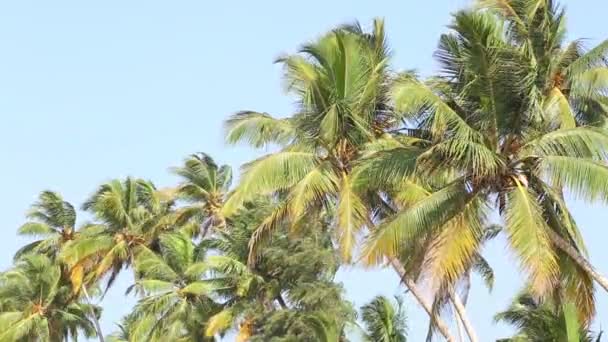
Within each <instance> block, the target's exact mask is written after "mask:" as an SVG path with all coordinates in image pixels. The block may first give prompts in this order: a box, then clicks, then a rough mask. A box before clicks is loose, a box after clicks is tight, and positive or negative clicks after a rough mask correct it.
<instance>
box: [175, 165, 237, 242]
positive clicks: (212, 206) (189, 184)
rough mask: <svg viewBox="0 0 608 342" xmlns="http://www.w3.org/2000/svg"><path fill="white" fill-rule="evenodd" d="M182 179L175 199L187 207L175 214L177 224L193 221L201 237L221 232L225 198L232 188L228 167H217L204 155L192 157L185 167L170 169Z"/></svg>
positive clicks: (223, 220) (230, 171)
mask: <svg viewBox="0 0 608 342" xmlns="http://www.w3.org/2000/svg"><path fill="white" fill-rule="evenodd" d="M172 171H173V173H175V174H177V175H178V176H180V177H181V178H182V183H181V184H180V185H179V186H178V187H177V189H176V193H175V195H176V197H177V198H178V199H181V200H184V201H186V202H187V203H188V205H187V206H184V207H181V208H180V209H179V210H178V220H179V221H180V222H187V221H189V220H192V219H194V220H195V221H196V222H198V223H199V225H197V226H196V228H198V229H201V231H200V232H199V233H200V234H201V235H202V236H203V237H204V236H205V235H206V234H207V231H208V229H209V228H210V227H212V228H217V229H223V228H224V227H226V219H225V218H224V215H223V214H222V207H223V205H224V201H225V197H226V195H227V194H228V190H229V188H230V185H231V184H232V169H231V168H230V166H228V165H222V166H219V167H218V165H217V164H216V163H215V162H214V161H213V159H212V158H211V157H210V156H208V155H207V154H205V153H197V154H193V155H191V156H190V157H189V158H187V159H186V160H185V161H184V166H182V167H176V168H173V169H172Z"/></svg>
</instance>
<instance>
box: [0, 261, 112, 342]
mask: <svg viewBox="0 0 608 342" xmlns="http://www.w3.org/2000/svg"><path fill="white" fill-rule="evenodd" d="M91 311H92V312H95V316H96V317H99V315H100V312H101V308H99V307H97V306H92V305H90V304H85V303H82V302H80V300H79V299H78V297H77V296H75V295H74V292H73V291H72V287H71V284H70V282H69V279H67V278H66V277H63V276H62V271H61V268H60V266H59V265H58V264H57V263H56V262H54V261H53V260H51V259H50V258H49V257H47V256H44V255H39V254H30V255H24V256H23V257H22V258H20V259H19V260H18V261H17V264H16V266H15V267H13V268H12V269H10V270H8V271H6V272H4V273H2V274H0V340H1V341H50V342H61V341H64V340H67V338H68V337H69V338H71V339H72V340H73V341H77V340H78V336H79V335H81V334H82V335H84V336H85V337H93V336H96V330H95V325H94V322H93V321H92V319H91V318H90V317H89V315H88V313H89V312H91Z"/></svg>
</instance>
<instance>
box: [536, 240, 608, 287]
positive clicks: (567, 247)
mask: <svg viewBox="0 0 608 342" xmlns="http://www.w3.org/2000/svg"><path fill="white" fill-rule="evenodd" d="M547 232H548V235H549V238H550V239H551V242H553V244H554V245H555V246H557V248H559V249H560V250H561V251H562V252H564V253H566V254H568V256H569V257H570V258H572V260H574V262H576V263H577V264H578V265H579V266H580V267H581V268H582V269H584V270H585V272H587V273H589V274H590V275H591V277H592V278H593V280H595V281H596V282H597V283H598V284H600V286H601V287H603V288H604V290H605V291H606V292H608V279H607V278H606V277H604V276H603V275H601V274H600V273H599V272H597V271H596V270H595V268H594V267H593V265H591V263H590V262H589V261H588V260H587V259H585V257H584V256H583V255H581V253H579V251H577V250H576V248H574V247H573V246H572V245H571V244H570V243H569V242H568V241H566V240H565V239H564V238H562V237H561V236H560V235H559V234H557V233H556V232H555V231H553V230H551V229H547Z"/></svg>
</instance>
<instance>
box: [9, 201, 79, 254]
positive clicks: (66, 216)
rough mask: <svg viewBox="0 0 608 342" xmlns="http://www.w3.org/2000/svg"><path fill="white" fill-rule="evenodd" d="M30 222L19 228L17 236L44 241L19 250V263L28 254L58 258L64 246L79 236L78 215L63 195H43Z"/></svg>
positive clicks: (33, 211)
mask: <svg viewBox="0 0 608 342" xmlns="http://www.w3.org/2000/svg"><path fill="white" fill-rule="evenodd" d="M27 217H28V219H30V221H28V222H26V223H25V224H23V225H22V226H21V227H19V230H18V234H19V235H25V236H35V237H42V239H40V240H37V241H34V242H32V243H29V244H27V245H25V246H24V247H22V248H21V249H19V251H17V253H16V254H15V259H18V258H19V257H21V256H22V255H24V254H27V253H29V252H36V253H43V254H47V255H49V256H51V257H54V256H56V255H57V254H58V253H59V251H60V250H61V248H62V247H63V245H64V244H65V243H67V242H68V241H71V240H73V239H74V238H75V237H76V236H77V234H78V233H77V232H76V228H75V226H76V211H75V210H74V206H72V205H71V204H70V203H69V202H67V201H64V200H63V198H62V197H61V195H60V194H58V193H56V192H53V191H43V192H42V193H40V195H39V196H38V201H37V202H36V203H34V204H33V205H32V207H31V209H30V210H29V212H28V213H27Z"/></svg>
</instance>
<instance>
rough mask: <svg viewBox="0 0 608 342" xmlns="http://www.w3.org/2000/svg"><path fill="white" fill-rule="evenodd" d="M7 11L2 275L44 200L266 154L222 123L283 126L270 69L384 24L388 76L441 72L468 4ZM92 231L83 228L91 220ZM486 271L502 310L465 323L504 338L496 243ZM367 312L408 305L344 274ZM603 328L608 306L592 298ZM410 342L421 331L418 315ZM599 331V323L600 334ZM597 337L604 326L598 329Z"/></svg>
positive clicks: (513, 271) (481, 300)
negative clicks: (440, 53) (321, 40)
mask: <svg viewBox="0 0 608 342" xmlns="http://www.w3.org/2000/svg"><path fill="white" fill-rule="evenodd" d="M289 3H290V2H289V1H246V0H240V1H235V0H228V1H194V0H192V1H186V0H184V1H150V0H148V1H143V0H137V1H135V0H133V1H118V0H108V1H95V2H94V1H77V0H74V1H64V0H56V1H29V0H20V1H4V2H2V3H0V46H1V50H0V51H1V52H0V176H1V177H0V189H1V191H2V196H1V197H0V198H1V199H0V201H1V203H0V208H2V209H1V215H0V227H1V228H2V230H1V231H0V267H1V268H2V269H4V268H6V267H8V266H9V265H10V260H11V257H12V254H13V253H14V251H15V250H16V249H17V248H18V247H19V246H20V245H21V244H23V243H24V241H23V240H22V239H19V238H16V237H15V229H16V228H17V227H18V226H19V225H20V224H21V223H22V222H23V219H24V218H23V214H24V212H25V211H26V210H27V208H28V206H29V205H30V204H31V203H32V202H33V201H34V200H35V198H36V195H37V194H38V193H39V192H40V191H41V190H43V189H52V190H58V191H61V192H62V193H63V194H64V195H65V197H66V198H67V199H68V200H70V201H72V202H74V203H78V204H80V203H82V201H83V200H84V199H85V198H86V197H87V195H88V194H90V193H91V191H93V189H94V188H95V187H96V186H97V185H98V184H99V183H100V182H103V181H107V180H109V179H111V178H114V177H124V176H127V175H134V176H139V177H144V178H148V179H151V180H153V181H154V182H156V183H157V184H158V185H160V186H166V185H171V184H174V181H175V179H174V178H173V177H172V176H171V175H169V173H168V172H167V168H168V167H170V166H175V165H177V164H178V163H180V161H181V159H182V158H183V157H184V156H186V155H187V154H189V153H192V152H196V151H205V152H208V153H210V154H211V155H213V156H214V157H215V158H216V159H217V160H219V161H220V162H223V163H229V164H231V165H233V166H234V167H237V166H238V165H240V164H241V163H243V162H245V161H247V160H250V159H252V158H253V157H254V156H255V155H256V154H255V153H259V152H252V151H251V150H248V149H246V148H229V147H227V146H225V145H224V144H223V141H222V130H221V123H222V120H223V119H224V118H226V116H227V115H229V114H231V113H233V112H235V111H237V110H242V109H255V110H260V111H267V112H270V113H277V114H279V115H284V114H286V113H289V112H290V111H291V110H292V108H293V107H292V101H293V99H291V98H289V97H286V96H285V95H284V94H283V92H282V88H281V82H280V70H279V67H278V66H276V65H273V64H272V61H273V59H274V58H275V57H277V56H278V55H279V54H281V53H284V52H292V51H294V50H295V49H296V48H297V47H298V45H300V44H301V43H304V42H306V41H308V40H310V39H313V38H315V37H316V36H317V35H319V34H320V33H322V32H324V31H325V30H327V29H330V28H332V27H333V26H334V25H337V24H340V23H344V22H350V21H353V20H355V19H358V20H360V21H361V22H362V23H363V24H364V25H366V24H369V23H370V22H371V19H372V18H373V17H375V16H381V17H385V18H386V24H387V29H388V33H389V39H390V43H391V45H392V47H393V49H394V52H395V56H394V57H395V58H394V61H393V66H394V67H395V68H397V69H410V68H416V69H418V70H419V71H420V72H421V73H423V74H429V73H431V72H433V70H434V68H435V66H436V65H435V64H434V62H433V60H432V53H433V50H434V48H435V46H436V42H437V38H438V37H439V34H440V33H442V32H444V31H446V28H445V26H446V25H447V24H448V22H449V16H450V13H451V12H453V11H455V10H457V9H459V8H462V7H464V6H466V5H467V4H468V3H469V2H468V1H465V0H451V1H450V0H434V1H406V0H400V1H395V0H391V1H389V0H385V1H369V0H368V1H363V0H354V1H353V0H340V1H321V0H309V1H304V2H302V1H301V2H298V4H299V5H296V3H295V2H294V3H293V5H289ZM566 5H567V7H568V10H569V12H568V17H569V24H570V25H569V28H570V35H571V37H587V38H591V39H594V40H596V41H597V40H598V39H601V38H607V37H608V28H607V26H606V24H605V16H606V13H608V3H607V2H606V1H603V0H576V1H574V0H570V1H566ZM573 208H574V214H575V217H576V218H577V219H578V221H579V224H580V226H581V227H582V229H583V233H584V236H585V238H586V241H587V242H588V245H589V250H590V253H591V257H592V261H593V263H594V264H595V265H597V266H598V267H599V269H600V270H601V271H602V273H604V274H608V251H607V249H606V241H607V239H606V237H607V233H606V227H605V225H606V222H608V214H607V212H606V210H605V208H604V207H599V206H596V207H590V206H587V205H585V204H583V203H579V202H573ZM81 221H82V220H81ZM486 251H487V256H488V258H489V259H490V260H491V262H492V263H493V266H494V267H495V270H496V272H497V286H496V288H495V290H494V292H493V295H492V296H489V295H488V294H487V293H486V291H485V289H483V288H482V286H481V285H480V284H479V282H476V283H475V284H474V288H473V292H472V296H471V299H470V305H469V313H470V316H471V318H472V320H473V322H474V323H475V326H476V328H477V329H478V331H479V335H480V338H481V340H482V341H491V340H494V339H495V338H497V337H500V336H504V334H506V333H508V331H509V330H508V329H507V328H506V327H504V326H497V325H494V324H493V323H492V319H491V317H492V315H493V314H494V313H495V312H496V311H497V310H499V309H501V308H504V307H505V306H506V305H507V303H508V302H509V300H510V298H511V297H512V296H513V295H514V294H515V292H516V291H517V289H518V286H519V284H520V280H519V275H518V272H517V268H516V267H515V263H514V259H513V258H512V257H511V256H510V255H509V252H508V251H507V250H506V249H505V246H504V244H503V243H501V242H500V241H498V242H494V243H491V244H490V245H489V246H488V247H487V248H486ZM339 278H340V280H341V281H343V282H344V284H345V287H346V288H347V291H348V294H349V297H350V298H351V299H352V300H353V301H355V303H356V304H357V305H360V304H362V303H363V302H365V301H367V300H368V299H370V298H371V297H373V296H374V295H376V294H378V293H384V294H396V293H399V292H401V289H400V288H399V287H398V285H397V279H396V278H395V277H393V276H392V275H391V274H390V273H389V272H380V271H376V272H372V273H363V272H361V271H360V270H357V269H351V270H350V271H347V272H342V273H341V274H340V277H339ZM128 283H129V279H125V278H123V279H121V281H120V282H119V286H117V287H116V288H114V289H113V290H112V291H111V293H110V294H109V295H108V296H107V297H106V299H105V300H104V303H103V304H104V307H105V312H104V319H103V329H104V331H105V332H109V331H111V330H113V322H115V321H117V320H118V319H119V318H120V317H121V315H122V314H124V313H126V312H128V310H129V306H130V305H131V304H132V303H133V301H134V300H133V299H132V298H130V299H125V298H124V297H123V296H122V293H123V291H124V288H125V286H126V285H127V284H128ZM597 297H598V298H599V301H598V308H600V309H599V317H601V319H600V322H603V326H604V327H606V326H608V294H606V293H604V292H599V291H598V293H597ZM408 312H409V316H410V322H409V324H410V327H411V337H412V341H422V340H423V338H424V334H425V332H426V327H427V319H426V317H425V316H424V315H423V313H422V312H421V311H420V310H418V309H417V308H416V306H415V305H414V304H411V305H409V307H408ZM602 319H603V320H602ZM598 325H599V322H598Z"/></svg>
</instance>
